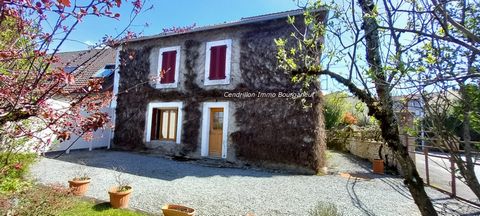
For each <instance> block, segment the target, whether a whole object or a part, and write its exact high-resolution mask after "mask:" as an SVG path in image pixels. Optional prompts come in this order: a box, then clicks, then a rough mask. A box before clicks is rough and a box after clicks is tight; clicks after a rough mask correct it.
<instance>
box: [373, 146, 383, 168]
mask: <svg viewBox="0 0 480 216" xmlns="http://www.w3.org/2000/svg"><path fill="white" fill-rule="evenodd" d="M382 148H383V144H382V145H380V148H378V158H379V159H373V173H376V174H384V173H385V166H384V163H383V159H382Z"/></svg>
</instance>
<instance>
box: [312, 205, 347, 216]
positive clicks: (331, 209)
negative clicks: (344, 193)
mask: <svg viewBox="0 0 480 216" xmlns="http://www.w3.org/2000/svg"><path fill="white" fill-rule="evenodd" d="M308 213H309V215H310V216H337V215H342V214H341V213H340V211H338V209H337V206H336V205H335V204H333V203H329V202H318V203H317V205H316V206H315V207H313V209H311V210H310V211H309V212H308Z"/></svg>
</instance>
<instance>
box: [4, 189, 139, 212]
mask: <svg viewBox="0 0 480 216" xmlns="http://www.w3.org/2000/svg"><path fill="white" fill-rule="evenodd" d="M12 200H14V202H13V203H16V204H12ZM0 215H26V216H28V215H61V216H76V215H78V216H80V215H82V216H83V215H94V216H95V215H105V216H140V215H146V214H144V213H142V212H137V211H132V210H128V209H113V208H111V207H110V203H96V202H94V201H93V200H86V199H84V198H81V197H76V196H73V195H71V194H70V193H69V190H68V189H67V188H63V187H61V186H58V185H51V186H42V185H33V186H31V187H30V188H28V189H27V190H24V191H21V192H18V193H14V194H10V195H9V196H5V195H2V196H0Z"/></svg>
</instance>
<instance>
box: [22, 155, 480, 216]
mask: <svg viewBox="0 0 480 216" xmlns="http://www.w3.org/2000/svg"><path fill="white" fill-rule="evenodd" d="M330 155H331V157H330V159H329V164H330V165H329V166H330V167H331V168H330V170H332V171H334V173H337V174H332V175H326V176H305V175H291V174H281V173H273V172H267V171H260V170H253V169H235V168H217V167H210V166H205V165H200V164H198V163H192V162H178V161H173V160H169V159H165V158H159V157H152V156H148V155H142V154H136V153H127V152H118V151H105V150H95V151H92V152H87V151H77V152H72V153H71V154H69V155H64V156H62V157H60V158H59V159H48V158H42V159H41V160H40V161H39V162H38V163H36V164H35V165H34V166H33V168H32V169H31V175H32V177H34V178H36V179H37V180H38V181H39V182H41V183H44V184H50V183H61V184H64V185H66V182H67V180H68V179H70V178H72V177H73V176H74V174H75V172H76V171H77V170H79V167H81V166H83V165H80V164H79V163H78V162H79V161H84V162H85V163H86V165H87V168H86V169H87V172H88V173H89V175H90V177H91V178H92V183H91V185H90V189H89V191H88V192H87V196H89V197H94V198H97V199H101V200H105V201H107V200H108V194H107V192H106V190H107V189H108V188H109V187H110V186H113V185H114V184H115V180H114V177H115V173H116V171H113V170H112V167H113V166H116V167H122V168H123V169H124V172H125V173H124V174H123V177H124V178H125V179H128V180H129V181H130V182H131V185H132V186H133V189H134V192H133V195H132V198H131V203H130V206H132V207H135V208H138V209H141V210H144V211H147V212H152V213H153V214H161V213H160V212H161V206H162V205H163V204H165V203H179V204H184V205H187V206H190V207H193V208H195V209H196V210H197V215H245V214H247V213H248V212H251V213H255V215H308V210H309V209H311V208H312V207H313V206H314V205H315V204H316V203H317V202H320V201H324V202H332V203H334V204H336V205H337V207H338V209H339V210H341V211H342V212H343V213H344V214H345V215H419V212H418V210H417V207H416V205H415V204H414V202H413V200H412V199H411V196H410V193H409V192H408V190H407V189H406V188H405V187H404V186H403V184H402V180H401V179H399V178H396V177H394V176H387V175H386V176H379V175H372V174H370V170H369V169H370V168H369V163H365V161H362V160H358V159H355V158H353V157H352V156H349V155H345V154H340V153H330ZM342 173H351V175H353V176H356V175H359V176H360V178H356V177H349V176H348V175H347V174H342ZM340 174H342V175H340ZM427 191H428V193H429V195H430V196H431V197H432V199H434V200H435V204H436V207H437V208H438V210H439V211H440V213H446V214H460V213H462V214H463V213H474V212H477V213H480V210H479V209H477V208H473V207H472V206H469V205H467V204H465V203H462V202H459V201H456V200H452V199H449V198H448V197H447V196H446V195H444V194H442V193H440V192H437V191H435V190H433V189H430V188H427Z"/></svg>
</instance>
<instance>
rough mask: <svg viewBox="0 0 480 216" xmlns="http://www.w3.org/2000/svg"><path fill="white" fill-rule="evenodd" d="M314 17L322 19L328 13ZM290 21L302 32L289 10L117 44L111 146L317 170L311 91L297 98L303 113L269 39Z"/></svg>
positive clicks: (319, 144) (318, 128)
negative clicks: (306, 103) (113, 126)
mask: <svg viewBox="0 0 480 216" xmlns="http://www.w3.org/2000/svg"><path fill="white" fill-rule="evenodd" d="M318 14H319V20H320V21H324V19H325V16H326V11H318ZM288 16H296V17H297V19H296V20H297V21H296V22H297V26H300V28H305V25H301V23H303V19H302V16H303V11H302V10H294V11H287V12H281V13H274V14H267V15H261V16H255V17H248V18H242V19H241V20H239V21H235V22H226V23H222V24H218V25H212V26H205V27H198V28H194V29H192V30H189V31H186V32H170V33H163V34H159V35H154V36H146V37H140V38H136V39H132V40H129V41H127V42H125V43H124V44H122V46H121V47H120V48H119V56H120V57H119V59H118V61H117V64H119V70H118V71H116V73H118V75H115V78H116V80H115V83H114V93H116V94H118V96H117V97H116V101H115V102H114V104H115V105H114V106H115V107H116V115H115V132H114V140H113V146H114V148H121V149H128V150H141V151H147V152H154V153H159V154H163V155H167V156H175V157H187V158H195V159H200V158H211V159H218V160H223V161H227V162H231V163H234V164H238V165H243V166H248V165H254V166H262V167H268V168H281V169H294V170H295V171H300V172H307V173H316V172H318V171H319V170H320V168H323V167H324V161H323V160H324V156H323V155H324V149H325V142H324V139H323V137H324V129H323V128H324V127H323V124H324V123H323V118H322V115H318V113H319V112H321V108H320V106H319V104H320V101H321V93H319V84H318V83H317V85H313V86H312V87H311V89H310V92H312V94H307V95H303V96H305V97H303V98H305V99H306V100H308V101H310V102H311V104H312V106H311V108H305V107H304V103H302V102H301V100H300V98H299V97H297V96H298V93H299V92H300V86H299V85H294V84H292V82H291V75H290V74H288V73H286V72H285V71H282V70H281V69H279V68H278V63H277V58H276V54H277V48H276V46H275V43H274V39H275V38H289V37H290V34H291V32H292V31H294V28H293V26H292V25H290V24H288V23H287V18H288ZM302 26H303V27H302ZM151 77H160V78H159V79H157V80H154V81H152V79H151Z"/></svg>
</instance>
